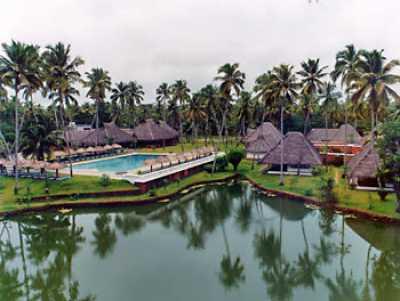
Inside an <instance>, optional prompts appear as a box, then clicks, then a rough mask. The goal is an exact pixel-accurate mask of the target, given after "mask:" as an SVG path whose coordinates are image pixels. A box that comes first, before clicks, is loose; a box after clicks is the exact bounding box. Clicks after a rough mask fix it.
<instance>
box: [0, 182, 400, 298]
mask: <svg viewBox="0 0 400 301" xmlns="http://www.w3.org/2000/svg"><path fill="white" fill-rule="evenodd" d="M0 235H1V248H0V251H1V254H0V255H1V264H0V300H7V301H9V300H119V301H121V300H146V301H150V300H163V301H178V300H199V301H200V300H201V301H203V300H218V301H220V300H318V301H320V300H346V301H348V300H350V301H351V300H384V301H387V300H399V298H400V248H399V245H400V243H399V242H400V238H399V237H400V236H399V235H400V229H399V228H394V227H382V226H377V225H374V224H371V223H365V222H359V221H354V220H343V218H342V216H338V215H335V214H332V213H328V212H320V211H311V210H309V209H307V208H305V207H304V206H303V205H301V204H299V203H296V202H291V201H287V200H282V199H277V198H267V197H266V196H264V195H262V194H259V193H258V192H256V191H255V190H253V189H252V188H251V187H250V186H248V185H247V184H235V185H230V186H218V187H209V188H205V189H204V190H202V191H198V192H197V193H195V194H194V195H187V196H185V197H183V198H182V199H181V200H180V201H179V202H175V203H170V204H168V205H163V206H148V207H140V208H137V207H136V208H130V209H110V210H94V211H76V212H73V214H72V215H60V214H50V213H46V214H37V215H33V216H27V217H19V218H16V219H13V220H7V221H3V222H1V225H0Z"/></svg>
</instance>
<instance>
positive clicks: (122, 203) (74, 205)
mask: <svg viewBox="0 0 400 301" xmlns="http://www.w3.org/2000/svg"><path fill="white" fill-rule="evenodd" d="M232 180H243V181H247V182H248V183H249V184H250V185H252V186H253V187H255V188H256V189H258V190H259V191H260V192H264V193H267V194H273V195H276V196H280V197H284V198H287V199H289V200H291V201H296V202H302V203H303V204H306V205H313V206H315V207H317V209H318V210H321V209H327V210H333V211H334V212H335V213H337V214H341V215H350V216H351V217H354V218H359V219H363V220H367V221H371V222H377V223H381V224H386V225H389V224H390V225H400V218H396V217H390V216H387V215H384V214H380V213H373V212H371V211H367V210H363V209H357V208H351V207H344V206H340V205H339V204H337V203H325V202H323V201H321V200H318V199H316V198H312V197H307V196H304V195H300V194H296V193H292V192H287V191H282V190H276V189H270V188H266V187H264V186H262V185H260V184H258V183H257V182H256V181H254V180H252V179H251V178H250V177H248V176H244V175H241V174H239V173H236V174H233V175H231V176H227V177H226V178H223V179H215V180H206V181H198V182H195V183H191V184H188V185H186V186H184V187H182V188H180V189H178V190H177V191H175V192H172V193H169V194H164V195H160V196H154V197H148V198H143V199H138V200H131V201H130V200H118V199H116V200H111V201H97V202H96V201H93V202H91V201H79V200H77V201H75V202H64V203H55V204H51V203H47V204H43V205H38V206H31V207H26V208H20V209H15V210H9V211H3V212H0V218H3V219H6V218H9V217H15V216H19V215H24V214H33V213H37V212H48V211H57V210H62V209H67V210H68V209H71V210H72V209H87V208H107V207H129V206H145V205H151V204H157V203H160V201H163V200H169V201H173V200H175V199H177V198H179V197H182V196H184V195H186V194H187V193H189V192H193V191H194V190H196V189H198V188H201V187H204V185H218V184H223V183H227V182H229V181H232ZM115 193H117V194H118V192H102V193H96V194H97V195H99V196H102V195H104V196H110V194H115ZM48 197H49V199H51V198H52V197H54V196H51V195H50V196H48Z"/></svg>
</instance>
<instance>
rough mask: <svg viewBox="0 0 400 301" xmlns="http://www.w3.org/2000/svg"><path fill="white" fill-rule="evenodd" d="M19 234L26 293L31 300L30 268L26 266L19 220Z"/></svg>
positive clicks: (27, 298)
mask: <svg viewBox="0 0 400 301" xmlns="http://www.w3.org/2000/svg"><path fill="white" fill-rule="evenodd" d="M18 236H19V248H20V252H21V259H22V269H23V271H24V285H25V294H26V300H28V301H29V300H30V287H29V282H28V281H29V279H28V270H27V268H26V258H25V247H24V239H23V237H22V231H21V224H20V222H18Z"/></svg>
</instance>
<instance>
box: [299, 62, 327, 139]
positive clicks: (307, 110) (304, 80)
mask: <svg viewBox="0 0 400 301" xmlns="http://www.w3.org/2000/svg"><path fill="white" fill-rule="evenodd" d="M301 68H302V70H300V71H299V72H297V74H298V75H300V77H301V85H302V90H301V94H302V95H303V106H302V107H303V112H304V118H305V120H304V135H305V134H306V133H307V130H308V128H309V123H310V115H311V113H312V107H313V106H312V105H313V104H315V102H316V99H315V96H316V94H317V93H318V92H320V91H321V88H322V85H323V82H322V79H323V78H324V77H325V76H326V75H327V73H325V72H324V71H325V69H326V68H328V66H322V67H320V65H319V59H308V60H307V61H305V62H302V63H301Z"/></svg>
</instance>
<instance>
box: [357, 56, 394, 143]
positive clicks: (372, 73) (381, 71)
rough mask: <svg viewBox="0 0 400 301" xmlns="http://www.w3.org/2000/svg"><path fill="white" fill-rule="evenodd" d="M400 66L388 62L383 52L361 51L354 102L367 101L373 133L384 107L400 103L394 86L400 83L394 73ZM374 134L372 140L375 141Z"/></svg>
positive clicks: (392, 61)
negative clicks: (392, 100) (393, 101)
mask: <svg viewBox="0 0 400 301" xmlns="http://www.w3.org/2000/svg"><path fill="white" fill-rule="evenodd" d="M398 66H400V61H399V60H391V61H388V62H386V58H385V57H384V56H383V50H381V51H378V50H373V51H365V50H363V51H360V59H359V64H358V67H357V69H356V71H355V73H354V74H353V77H352V78H353V79H354V81H353V84H352V87H354V90H355V92H354V94H353V97H352V100H353V101H354V102H356V103H357V102H360V101H363V100H365V101H367V102H368V104H369V106H370V113H371V131H372V133H373V132H374V129H375V127H376V125H377V122H378V121H379V120H378V112H379V109H380V108H381V107H382V106H387V105H388V104H389V102H390V100H391V99H394V100H395V101H396V102H400V96H399V95H398V94H397V92H396V91H395V90H394V89H393V85H395V84H397V83H399V82H400V76H399V75H397V74H394V73H392V72H393V69H394V68H395V67H398ZM374 135H375V134H372V137H371V138H372V139H374Z"/></svg>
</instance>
